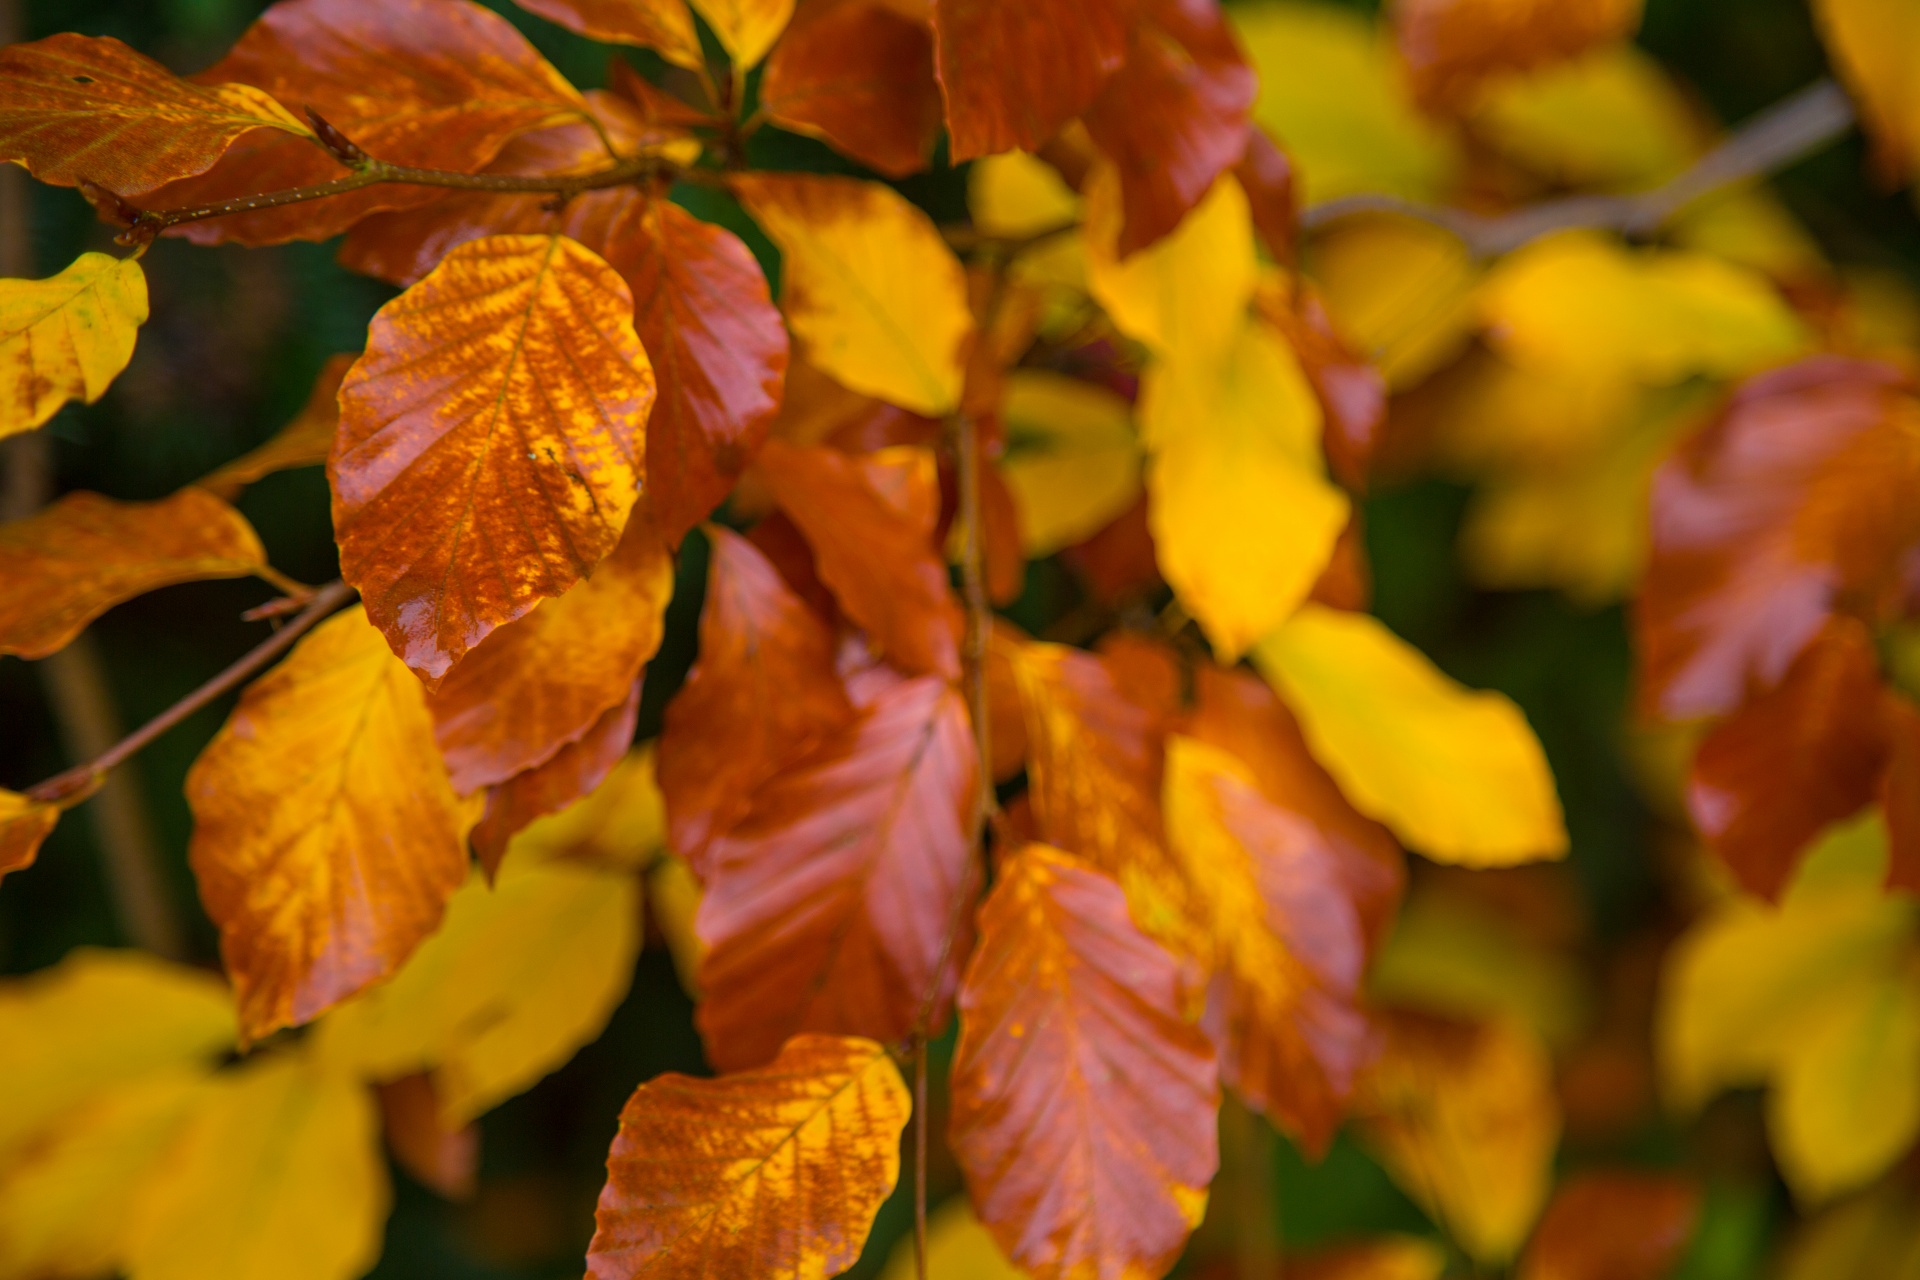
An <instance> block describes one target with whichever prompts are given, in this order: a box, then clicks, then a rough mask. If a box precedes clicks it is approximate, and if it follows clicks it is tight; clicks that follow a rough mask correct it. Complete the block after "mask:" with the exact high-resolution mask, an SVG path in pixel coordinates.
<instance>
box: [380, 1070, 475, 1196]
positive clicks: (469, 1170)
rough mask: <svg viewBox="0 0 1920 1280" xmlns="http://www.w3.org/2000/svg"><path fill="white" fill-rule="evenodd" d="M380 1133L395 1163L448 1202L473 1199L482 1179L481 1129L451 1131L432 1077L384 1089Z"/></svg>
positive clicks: (407, 1079) (401, 1081)
mask: <svg viewBox="0 0 1920 1280" xmlns="http://www.w3.org/2000/svg"><path fill="white" fill-rule="evenodd" d="M379 1096H380V1127H381V1129H382V1131H383V1132H384V1133H385V1134H386V1137H387V1149H388V1150H389V1151H391V1152H392V1153H393V1160H394V1163H395V1164H397V1165H399V1166H400V1167H401V1168H402V1169H405V1170H406V1171H407V1172H408V1174H410V1175H411V1176H412V1177H413V1179H414V1181H416V1182H418V1183H419V1184H420V1185H422V1186H424V1187H428V1188H430V1189H431V1190H433V1191H434V1192H435V1193H436V1194H438V1195H440V1196H442V1197H444V1198H446V1199H448V1200H466V1199H470V1198H471V1197H472V1195H473V1192H474V1187H475V1184H476V1183H477V1181H478V1179H479V1176H480V1129H479V1126H477V1125H471V1124H468V1125H459V1126H456V1127H453V1128H447V1127H445V1125H444V1124H443V1122H442V1121H441V1118H440V1099H439V1097H438V1095H437V1094H436V1092H435V1090H434V1085H433V1077H432V1076H430V1075H425V1074H420V1075H411V1076H402V1077H401V1078H400V1079H398V1080H395V1081H393V1082H391V1083H389V1084H383V1085H381V1086H380V1091H379Z"/></svg>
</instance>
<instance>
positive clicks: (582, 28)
mask: <svg viewBox="0 0 1920 1280" xmlns="http://www.w3.org/2000/svg"><path fill="white" fill-rule="evenodd" d="M518 2H519V4H520V7H521V8H522V9H525V10H527V11H528V12H529V13H537V14H539V15H540V16H541V17H543V18H546V19H547V20H549V21H551V22H557V23H559V24H560V25H561V26H563V27H565V28H567V29H568V30H569V31H577V32H579V33H580V34H581V35H583V36H586V37H587V38H588V39H591V40H604V41H608V42H610V43H613V44H637V45H641V46H643V47H645V48H648V49H652V50H653V51H654V52H655V53H657V54H659V55H660V56H661V57H663V58H665V59H666V60H667V61H668V62H671V63H673V64H674V65H675V66H679V67H686V68H688V69H690V70H691V69H696V68H700V67H704V66H706V55H705V54H703V53H702V52H701V51H700V33H699V32H697V31H695V30H694V27H693V13H692V11H691V10H689V9H688V8H687V4H686V0H518Z"/></svg>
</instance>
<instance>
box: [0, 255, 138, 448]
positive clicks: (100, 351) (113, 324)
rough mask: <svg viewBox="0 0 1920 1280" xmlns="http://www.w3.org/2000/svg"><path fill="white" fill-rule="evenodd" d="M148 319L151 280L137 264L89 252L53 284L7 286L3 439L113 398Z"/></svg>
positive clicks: (0, 396)
mask: <svg viewBox="0 0 1920 1280" xmlns="http://www.w3.org/2000/svg"><path fill="white" fill-rule="evenodd" d="M146 320H147V277H146V276H145V274H143V273H142V272H141V270H140V264H139V263H138V262H135V261H134V260H133V259H131V258H115V257H112V256H111V255H109V254H104V253H83V254H81V255H80V256H79V257H78V258H76V259H74V261H73V263H72V264H71V265H70V266H68V267H67V269H66V270H64V271H62V272H61V273H60V274H59V275H57V276H52V277H49V278H48V279H45V280H0V436H10V435H13V434H14V433H16V432H20V431H31V430H32V429H33V428H35V427H37V426H39V425H40V424H41V423H43V422H45V421H46V420H47V419H48V418H51V417H52V416H53V415H54V413H55V412H56V411H57V410H58V409H59V408H60V406H61V405H63V404H65V403H66V402H67V401H69V400H80V401H84V402H85V403H87V404H92V403H93V402H94V401H95V400H98V399H99V398H100V397H101V396H102V395H105V394H106V390H107V387H108V386H109V385H111V384H112V382H113V380H114V379H115V378H117V377H119V376H120V371H121V370H122V369H125V368H126V367H127V361H129V360H131V359H132V358H133V343H134V338H135V336H136V335H137V334H138V333H139V330H140V326H141V325H143V324H145V323H146Z"/></svg>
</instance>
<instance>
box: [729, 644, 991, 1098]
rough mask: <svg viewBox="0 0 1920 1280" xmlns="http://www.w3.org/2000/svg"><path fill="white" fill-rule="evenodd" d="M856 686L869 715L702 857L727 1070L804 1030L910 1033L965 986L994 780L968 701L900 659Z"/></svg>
mask: <svg viewBox="0 0 1920 1280" xmlns="http://www.w3.org/2000/svg"><path fill="white" fill-rule="evenodd" d="M852 692H853V694H854V701H855V703H856V704H857V705H858V706H859V708H860V718H859V719H858V720H856V721H855V722H854V723H853V724H852V725H850V726H848V727H847V728H846V729H844V730H842V731H841V732H840V733H839V734H837V735H835V736H834V737H832V738H829V739H828V740H827V741H826V742H824V743H822V744H821V746H820V747H819V749H818V750H816V751H815V752H813V753H812V754H811V755H809V756H808V757H807V758H806V759H805V760H803V761H801V762H800V763H799V764H798V765H796V766H794V767H793V768H791V769H789V770H787V771H786V772H784V773H782V774H780V775H778V776H776V777H774V778H772V779H770V780H769V781H768V782H766V783H765V784H763V785H762V786H761V787H760V788H759V790H758V791H757V792H756V793H755V795H754V800H753V807H752V809H751V810H749V811H748V813H747V814H746V816H745V818H744V819H743V820H742V821H741V822H740V823H739V824H738V825H736V826H735V827H734V828H733V830H732V831H730V832H729V833H728V834H726V835H725V836H723V837H721V838H720V839H718V840H716V841H715V842H714V843H713V844H712V845H711V846H709V848H708V850H707V853H706V855H705V859H704V861H703V863H702V867H701V871H702V878H703V879H704V881H705V883H706V895H705V896H704V897H703V898H701V900H700V913H699V916H698V918H697V920H696V922H695V927H696V928H697V929H698V930H699V933H700V939H701V941H702V942H704V943H705V944H706V945H707V948H708V950H707V955H706V959H705V961H704V962H703V963H702V964H701V966H700V980H699V986H700V990H701V992H702V993H703V994H704V996H705V1000H704V1001H703V1002H702V1004H701V1005H700V1010H699V1016H698V1022H699V1025H700V1031H701V1035H702V1037H703V1038H704V1039H705V1040H706V1043H707V1056H708V1058H709V1060H711V1061H712V1062H713V1063H714V1064H715V1065H716V1066H718V1067H720V1068H721V1069H722V1070H730V1069H733V1068H736V1067H743V1066H757V1065H759V1064H760V1063H762V1062H765V1061H767V1059H769V1058H771V1057H772V1056H773V1055H774V1052H775V1051H776V1050H777V1049H778V1048H779V1047H780V1043H781V1041H783V1040H785V1039H786V1038H787V1037H788V1036H789V1035H793V1034H795V1033H797V1032H801V1031H820V1032H832V1033H837V1034H851V1035H864V1036H869V1037H871V1038H872V1039H875V1040H881V1041H886V1042H889V1043H891V1042H893V1041H897V1040H901V1039H903V1038H905V1037H906V1035H907V1034H908V1033H909V1032H911V1031H913V1030H914V1029H915V1026H916V1023H917V1022H918V1020H919V1017H920V1015H921V1013H922V1011H923V1009H924V1010H925V1012H926V1013H927V1015H928V1019H929V1023H930V1025H933V1026H937V1025H938V1024H939V1020H940V1019H941V1018H942V1017H943V1016H944V1014H945V1011H946V1006H947V1003H948V1001H949V1000H950V999H951V998H952V990H953V984H954V981H955V978H956V976H957V970H958V967H959V958H960V957H961V956H962V955H964V954H965V951H966V947H965V945H964V939H963V938H959V937H956V936H955V934H956V932H957V931H958V927H959V925H960V924H961V920H962V917H961V915H960V913H961V912H962V911H963V910H964V905H963V904H964V902H965V900H966V896H967V895H968V892H969V890H970V888H971V886H972V883H973V881H974V861H973V849H974V842H973V838H972V835H971V830H970V829H971V818H972V813H973V807H974V803H975V789H976V788H977V787H978V785H979V778H978V776H977V768H976V765H975V752H974V746H973V734H972V731H971V729H970V727H969V725H968V723H967V709H966V704H965V703H963V702H962V701H961V700H960V696H959V694H958V693H956V692H955V691H954V690H953V689H951V688H950V687H948V686H947V685H946V684H944V683H943V682H941V681H940V680H937V679H934V678H932V677H929V676H922V677H920V678H918V679H904V678H902V677H900V676H898V675H895V674H894V673H893V672H891V671H889V670H887V669H886V668H885V667H875V668H873V669H871V670H868V671H865V672H862V673H860V674H859V675H858V676H856V677H855V678H854V680H853V682H852Z"/></svg>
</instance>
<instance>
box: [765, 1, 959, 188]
mask: <svg viewBox="0 0 1920 1280" xmlns="http://www.w3.org/2000/svg"><path fill="white" fill-rule="evenodd" d="M760 108H761V110H763V111H765V112H766V113H767V118H768V119H769V120H772V121H773V122H774V123H775V124H777V125H779V126H780V127H781V128H783V129H791V130H793V131H794V132H795V133H804V134H809V135H811V136H813V137H816V138H820V139H823V140H824V141H826V142H827V143H828V144H829V145H831V146H832V147H834V148H835V149H836V150H838V151H841V152H843V153H845V154H846V155H849V156H852V157H853V158H854V159H856V160H858V161H860V162H861V163H863V164H866V165H868V166H869V167H871V168H873V169H875V170H877V171H878V172H880V173H883V174H885V175H887V176H888V177H890V178H899V177H904V176H905V175H907V174H909V173H914V172H917V171H918V170H921V169H924V168H926V167H927V157H928V156H929V155H930V154H931V153H932V151H933V144H934V140H935V139H936V138H938V137H939V136H940V126H941V123H942V120H943V111H942V107H941V102H940V86H939V84H938V83H937V82H936V81H935V80H934V76H933V36H932V32H931V31H930V30H929V29H928V27H927V24H926V22H925V21H924V19H917V18H916V17H915V15H914V12H913V6H912V4H911V3H907V2H905V0H803V2H802V3H801V4H800V5H799V6H798V7H797V8H796V9H795V10H794V13H793V21H792V23H791V24H790V25H789V26H788V27H787V32H786V35H784V36H783V37H781V40H780V43H779V44H778V45H776V46H775V47H774V50H773V56H772V57H771V58H769V59H768V60H767V69H766V73H765V74H764V75H762V76H761V78H760Z"/></svg>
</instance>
